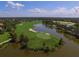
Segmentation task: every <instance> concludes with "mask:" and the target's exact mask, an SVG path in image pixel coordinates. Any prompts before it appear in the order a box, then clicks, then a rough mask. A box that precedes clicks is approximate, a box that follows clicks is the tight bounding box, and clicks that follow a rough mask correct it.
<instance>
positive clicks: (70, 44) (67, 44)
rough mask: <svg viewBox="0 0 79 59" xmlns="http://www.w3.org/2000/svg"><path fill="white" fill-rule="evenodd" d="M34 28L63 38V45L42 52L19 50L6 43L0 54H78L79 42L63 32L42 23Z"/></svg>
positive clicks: (13, 45)
mask: <svg viewBox="0 0 79 59" xmlns="http://www.w3.org/2000/svg"><path fill="white" fill-rule="evenodd" d="M33 29H34V30H36V31H39V32H48V33H50V34H52V35H55V36H56V37H58V38H63V41H64V45H63V46H62V47H61V48H59V49H57V50H56V51H54V52H52V51H51V52H49V53H44V52H43V51H36V52H34V51H29V50H26V49H25V50H20V49H19V47H18V46H17V44H8V47H5V48H4V49H0V56H79V44H77V43H76V42H74V41H73V40H75V39H74V38H72V39H71V40H70V39H69V38H68V37H65V36H64V34H61V33H58V32H57V30H56V29H55V28H54V27H53V28H52V29H51V28H49V27H46V26H45V25H44V24H35V25H34V28H33Z"/></svg>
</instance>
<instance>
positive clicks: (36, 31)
mask: <svg viewBox="0 0 79 59" xmlns="http://www.w3.org/2000/svg"><path fill="white" fill-rule="evenodd" d="M29 31H31V32H37V31H35V30H33V29H29Z"/></svg>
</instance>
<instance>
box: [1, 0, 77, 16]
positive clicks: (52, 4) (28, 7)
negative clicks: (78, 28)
mask: <svg viewBox="0 0 79 59" xmlns="http://www.w3.org/2000/svg"><path fill="white" fill-rule="evenodd" d="M0 17H79V1H0Z"/></svg>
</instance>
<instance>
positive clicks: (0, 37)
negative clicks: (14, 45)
mask: <svg viewBox="0 0 79 59" xmlns="http://www.w3.org/2000/svg"><path fill="white" fill-rule="evenodd" d="M8 38H9V34H8V32H5V33H3V34H0V43H1V42H3V41H6V40H8Z"/></svg>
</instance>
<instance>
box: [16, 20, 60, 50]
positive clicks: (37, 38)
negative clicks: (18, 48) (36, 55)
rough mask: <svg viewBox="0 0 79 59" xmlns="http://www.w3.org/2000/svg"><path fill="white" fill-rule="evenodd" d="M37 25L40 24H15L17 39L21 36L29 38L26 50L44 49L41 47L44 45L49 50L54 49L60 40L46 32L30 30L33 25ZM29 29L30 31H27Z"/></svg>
mask: <svg viewBox="0 0 79 59" xmlns="http://www.w3.org/2000/svg"><path fill="white" fill-rule="evenodd" d="M38 23H41V22H34V21H32V22H22V23H21V25H20V24H17V25H16V34H17V38H19V37H20V35H21V34H24V36H27V37H28V38H29V42H28V48H32V49H41V48H45V47H44V46H43V44H44V43H45V46H46V47H48V48H49V49H52V48H55V46H56V45H58V43H59V40H60V39H58V38H57V37H55V36H54V35H50V34H49V33H46V32H35V31H34V30H32V28H33V25H34V24H38ZM29 29H31V30H30V31H29ZM33 31H34V32H33Z"/></svg>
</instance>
